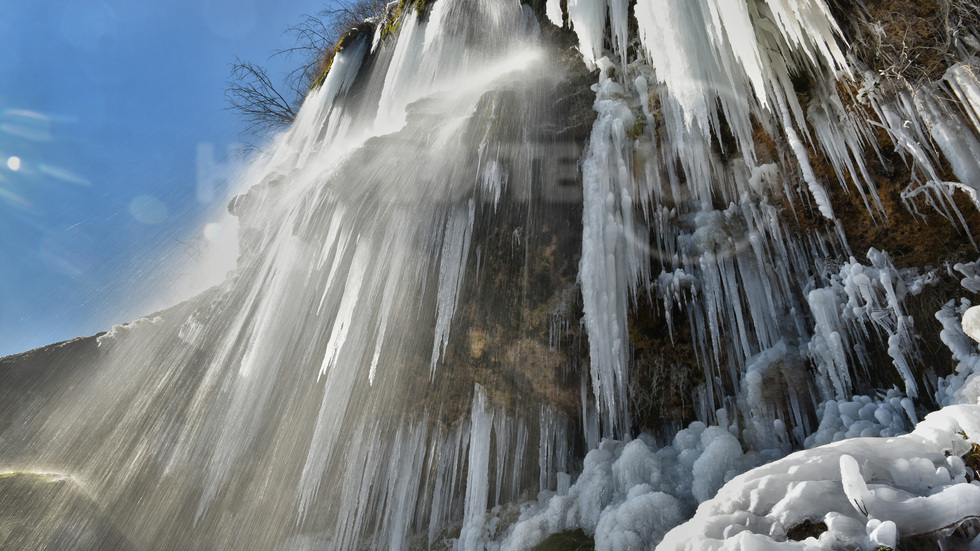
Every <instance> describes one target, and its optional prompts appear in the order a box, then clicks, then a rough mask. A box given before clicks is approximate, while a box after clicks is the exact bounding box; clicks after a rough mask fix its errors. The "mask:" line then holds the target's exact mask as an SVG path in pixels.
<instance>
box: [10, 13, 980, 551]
mask: <svg viewBox="0 0 980 551" xmlns="http://www.w3.org/2000/svg"><path fill="white" fill-rule="evenodd" d="M789 4H792V7H793V8H794V9H792V10H788V11H787V6H788V5H789ZM902 5H904V4H903V3H900V2H868V3H867V6H860V5H858V3H854V2H827V3H825V2H824V1H823V0H799V1H797V2H791V3H786V2H781V1H780V2H777V1H775V0H772V1H768V0H747V1H745V2H741V1H732V2H727V3H724V2H701V3H694V2H683V1H667V0H657V1H651V2H648V3H637V2H626V1H623V2H614V1H612V0H610V1H609V2H605V1H585V0H579V1H577V2H564V1H562V2H558V1H556V0H549V1H544V0H535V1H532V2H527V3H523V4H522V3H519V2H517V1H502V0H438V1H437V2H432V1H429V2H416V3H414V4H413V3H411V2H402V3H400V4H398V6H397V7H392V9H389V19H388V20H385V21H380V22H376V23H375V24H371V23H366V24H365V25H362V26H361V27H358V30H357V32H356V33H352V34H350V35H348V37H347V38H346V39H345V40H344V41H342V43H341V45H340V47H339V48H338V50H337V51H336V52H335V53H334V54H333V55H332V57H330V63H329V65H328V66H327V67H326V70H325V72H324V74H323V76H322V78H321V79H319V80H318V81H317V83H316V86H315V87H314V89H313V90H311V92H310V96H309V97H308V99H307V102H306V105H304V107H303V110H302V111H301V112H300V113H299V115H298V117H297V120H296V122H295V124H294V126H293V128H292V129H291V130H290V131H289V132H287V133H285V134H283V135H282V136H280V137H278V138H277V141H276V143H275V146H274V148H273V149H274V150H273V151H272V152H271V153H270V154H269V155H268V156H267V157H263V158H260V159H257V160H256V161H255V164H254V165H253V167H252V170H251V171H250V174H249V176H248V178H249V181H248V183H249V184H251V186H250V187H249V191H248V192H247V193H245V194H243V195H241V196H239V197H236V198H235V199H234V200H233V201H232V203H231V204H230V205H229V210H230V211H231V212H232V213H233V214H235V215H236V216H238V217H239V218H240V220H241V226H242V234H241V239H240V243H241V248H242V251H241V258H240V263H239V268H238V270H237V272H236V273H235V274H234V276H233V277H232V278H231V279H229V281H227V282H226V283H225V284H223V285H222V286H220V287H217V288H215V289H212V290H210V291H208V292H207V293H205V294H203V295H201V296H200V297H197V298H195V299H193V300H192V301H189V302H187V303H184V304H181V305H178V306H175V307H173V308H171V309H168V310H166V311H163V312H160V313H158V314H154V315H153V316H149V317H148V318H146V319H144V320H139V321H138V322H134V323H133V324H130V325H129V326H125V327H119V328H114V329H113V331H112V332H110V333H107V334H105V335H102V336H99V337H98V338H96V337H92V338H88V339H78V340H75V341H69V342H68V343H62V344H59V345H52V346H50V347H46V348H43V349H39V350H36V351H32V352H28V353H25V354H21V355H17V356H11V357H8V358H3V359H0V437H2V438H3V444H4V447H3V449H2V450H0V468H2V467H5V466H9V467H10V468H12V469H15V468H16V469H20V468H27V467H32V466H34V465H45V466H46V468H47V466H48V465H51V468H52V469H55V468H57V472H63V473H66V475H70V477H71V478H65V479H63V480H62V479H58V480H60V481H54V479H51V480H48V479H42V478H37V477H35V476H34V475H26V474H25V475H17V476H15V477H13V478H11V479H10V481H9V482H10V483H11V484H13V485H14V486H16V488H15V489H13V490H11V492H12V493H11V494H10V495H11V496H12V497H11V498H10V499H11V500H12V501H10V502H9V503H10V504H11V505H10V507H11V508H13V509H17V510H21V511H22V513H18V515H23V516H22V517H16V518H17V519H21V518H23V519H41V520H37V522H36V523H35V524H36V525H38V526H44V528H42V529H41V530H40V531H39V532H34V533H27V531H26V528H24V527H25V526H27V524H26V523H29V521H28V520H16V521H11V522H13V524H11V525H10V526H12V528H10V529H9V530H7V531H5V532H3V533H2V534H0V536H3V537H5V538H7V539H6V540H2V541H5V542H7V543H9V544H10V545H11V546H15V547H16V546H21V544H22V543H23V542H28V541H29V542H34V543H31V544H29V545H33V544H35V543H36V544H37V545H38V546H40V545H44V543H43V542H60V541H62V540H60V539H58V538H60V537H61V536H59V535H58V534H60V533H62V530H61V529H60V528H58V526H60V524H59V523H68V524H72V523H75V524H76V525H80V524H84V525H85V526H91V527H92V528H91V530H89V528H85V529H84V530H82V531H80V532H77V533H73V534H74V535H72V536H71V538H74V540H73V541H74V542H75V543H74V545H76V546H79V547H81V548H84V547H85V546H90V547H91V546H95V547H98V546H99V545H103V546H110V547H111V546H117V547H118V548H124V545H128V542H132V544H133V545H134V546H135V547H136V548H147V547H160V548H168V547H169V548H214V547H218V548H235V547H248V548H255V549H279V548H314V547H325V548H336V549H353V548H358V547H360V546H373V547H384V548H393V549H394V548H404V547H406V546H409V545H412V546H415V547H420V548H421V547H427V546H432V545H433V544H435V543H436V542H439V541H443V540H449V539H455V538H458V540H457V541H456V546H457V547H460V548H466V549H478V548H482V547H489V548H494V549H495V548H496V546H498V545H502V546H503V548H526V547H529V546H531V545H535V544H537V543H540V542H541V541H543V540H544V539H545V536H546V535H547V533H548V532H555V531H563V530H571V529H574V528H584V529H585V532H587V534H583V535H588V536H591V535H592V534H594V533H597V532H602V530H604V529H607V530H614V528H610V527H616V526H619V527H620V529H615V530H620V531H621V532H622V533H621V534H619V535H620V536H622V537H618V536H617V537H611V536H610V535H609V534H608V533H602V535H601V537H597V538H596V542H597V543H598V544H599V545H600V546H602V545H606V546H609V545H614V544H613V543H610V542H620V543H622V542H626V541H633V539H630V538H633V536H636V537H635V538H634V539H636V538H639V539H637V541H642V542H643V543H644V544H645V545H649V544H652V543H655V541H654V540H659V538H661V537H662V536H663V534H664V533H666V532H667V531H668V530H669V529H670V528H671V527H672V526H673V525H675V524H676V523H677V522H679V521H680V519H681V518H682V516H683V515H688V516H689V515H691V514H693V511H694V508H695V506H696V505H697V504H698V503H700V502H702V501H705V500H707V499H708V498H710V497H711V495H712V494H713V493H714V492H715V491H716V490H717V489H718V488H719V487H721V485H722V484H723V483H724V482H725V481H726V480H727V479H729V478H731V476H734V475H735V474H736V473H737V472H739V471H741V470H745V469H747V468H750V467H752V466H754V465H756V464H758V463H759V462H762V461H763V460H765V459H772V458H775V457H777V456H780V455H784V454H786V453H788V452H790V451H791V450H793V449H799V448H802V447H805V446H809V445H811V444H813V443H825V442H830V441H832V440H836V439H840V438H842V437H844V436H845V435H846V436H853V435H879V434H881V435H888V434H897V433H898V432H902V431H906V430H909V429H911V425H912V424H914V422H915V420H916V418H917V417H916V416H917V415H919V416H921V414H922V413H923V412H924V411H925V410H929V409H935V408H936V407H937V406H939V405H943V404H944V403H945V402H944V401H948V399H950V398H949V397H950V396H954V395H956V396H961V395H969V392H967V391H964V390H963V389H964V388H966V389H969V384H967V382H966V381H968V380H969V379H970V375H971V373H972V371H971V369H972V368H971V367H968V366H972V365H974V364H975V363H976V362H974V360H973V359H971V358H973V356H975V352H976V351H975V350H973V351H972V352H971V349H970V347H969V346H963V345H962V342H961V341H962V338H961V336H962V332H961V331H960V327H959V322H958V321H957V319H958V314H959V313H961V312H959V311H960V310H964V309H965V308H964V306H965V304H961V303H960V302H959V301H960V300H961V299H969V300H973V299H975V298H976V297H975V296H974V295H975V293H977V292H978V291H980V267H978V265H977V264H976V263H973V262H972V261H974V260H976V258H977V256H978V253H977V248H976V245H975V243H976V240H977V237H978V231H980V210H978V209H977V208H976V204H975V202H976V199H975V193H976V191H977V189H978V187H980V180H977V178H976V177H980V165H978V164H977V160H976V159H977V158H978V157H976V156H973V157H971V155H972V153H974V152H980V142H978V136H980V82H978V81H977V79H976V77H975V74H976V71H977V70H980V67H978V66H977V65H976V61H975V59H974V58H972V57H971V56H973V55H975V54H976V53H977V49H978V48H980V41H978V39H977V33H978V30H977V22H978V21H980V14H978V13H977V9H976V8H975V7H973V6H972V5H970V4H968V3H966V2H958V1H950V2H945V3H943V6H946V8H948V9H944V10H940V9H939V7H940V4H939V3H930V2H920V3H918V4H916V6H915V8H914V9H912V10H911V11H909V12H908V14H909V15H908V17H899V16H897V15H896V14H897V13H899V12H900V11H901V10H899V9H898V8H899V7H901V6H902ZM413 8H414V9H413ZM712 10H714V11H712ZM718 10H721V11H722V12H724V13H721V12H719V11H718ZM396 18H397V19H396ZM899 35H901V36H905V37H907V40H906V41H905V42H904V43H900V42H899V41H897V39H896V38H895V37H896V36H899ZM974 145H976V148H974ZM971 148H974V149H976V151H974V149H971ZM971 163H972V164H971ZM971 193H973V194H974V195H973V196H972V197H974V198H971V195H970V194H971ZM953 301H955V302H953ZM971 354H972V355H971ZM971 362H973V363H971ZM965 366H966V367H965ZM957 377H958V378H957ZM893 387H894V388H893ZM937 387H938V390H939V392H938V393H937ZM957 392H958V393H959V394H957ZM964 393H965V394H964ZM862 394H866V395H867V396H864V397H863V398H860V397H858V398H855V395H862ZM913 399H914V401H913ZM862 400H864V401H862ZM866 406H867V407H866ZM879 411H880V412H881V413H878V412H879ZM641 435H642V440H640V439H638V440H634V441H633V442H632V443H629V444H627V443H625V442H617V441H615V440H609V439H610V438H612V439H618V440H624V441H625V440H630V439H631V438H638V437H640V436H641ZM603 441H604V442H603ZM600 442H603V443H602V444H601V445H600ZM658 445H659V447H660V450H659V451H658V450H656V448H657V447H658ZM590 450H593V451H595V453H596V455H593V456H592V458H593V459H591V460H589V459H584V458H585V457H586V453H587V452H589V451H590ZM712 450H713V451H712ZM719 450H721V451H719ZM726 450H727V452H730V453H728V454H727V455H725V453H722V452H725V451H726ZM743 452H744V453H743ZM713 453H714V454H715V455H712V454H713ZM636 458H641V459H642V461H640V463H642V469H639V470H636V469H633V466H634V463H633V461H634V460H636ZM702 458H703V459H702ZM593 467H594V468H595V469H594V471H588V469H590V468H593ZM583 469H586V471H588V472H590V475H589V476H588V477H584V478H583V479H581V480H582V482H581V484H582V486H581V487H579V488H578V489H573V490H571V492H570V490H569V485H570V484H571V481H572V479H573V478H574V476H575V475H577V474H578V473H579V472H581V471H582V470H583ZM607 471H608V472H607ZM610 473H615V475H613V474H610ZM637 473H640V474H637ZM643 477H646V478H643ZM641 478H643V480H640V479H641ZM3 480H4V479H0V483H2V482H3ZM607 483H608V484H607ZM51 484H55V485H54V486H52V485H51ZM616 484H620V485H622V488H620V486H616ZM586 485H588V488H590V490H589V491H585V490H582V488H584V487H585V486H586ZM626 486H629V488H627V487H626ZM12 487H13V486H12ZM35 487H36V490H35V489H32V488H35ZM78 488H84V489H85V492H84V493H85V495H89V496H92V497H91V501H94V503H95V504H97V506H96V505H94V504H92V506H91V507H89V502H88V501H85V500H84V499H82V497H80V495H81V494H80V490H78ZM611 488H618V489H616V490H615V491H614V490H613V489H611ZM539 492H543V493H542V494H541V496H542V499H544V498H546V497H549V496H551V497H554V498H555V500H556V501H552V502H550V503H552V504H554V505H553V506H551V505H548V506H547V507H551V508H550V509H547V510H548V511H551V512H552V513H555V511H564V513H563V514H561V515H559V514H558V513H555V514H552V515H551V516H549V515H547V514H544V513H542V512H541V511H537V513H540V514H539V516H538V517H534V516H533V515H531V514H530V512H528V514H527V515H524V516H522V517H521V519H520V522H523V524H520V528H519V529H515V530H513V531H511V532H507V531H505V526H506V525H507V524H509V523H510V522H513V521H515V520H517V517H518V512H517V511H516V505H515V504H517V503H520V502H524V501H527V500H528V499H531V498H533V497H534V496H535V495H537V494H538V493H539ZM569 492H570V493H569ZM28 494H30V495H36V496H37V501H32V502H31V503H30V504H27V503H26V502H24V503H22V502H21V501H18V500H22V499H27V498H26V497H24V496H27V495H28ZM18 496H20V497H18ZM569 496H572V497H569ZM628 496H629V498H630V499H632V498H636V499H637V500H640V501H643V503H645V507H646V509H649V510H660V511H661V513H660V516H658V517H657V518H658V520H657V522H656V523H655V526H653V525H650V526H646V528H644V529H643V530H641V531H642V532H643V534H642V537H641V535H635V534H633V535H630V534H631V533H628V532H629V530H627V528H626V527H628V526H630V525H631V523H634V524H635V523H636V522H640V521H639V520H638V519H639V518H640V517H636V516H635V515H636V514H635V511H631V510H630V509H629V508H628V507H624V506H623V503H624V502H623V500H626V499H627V497H628ZM83 497H84V496H83ZM32 499H33V498H32ZM574 500H578V501H574ZM617 500H619V501H617ZM573 502H574V503H573ZM5 503H6V502H5ZM44 503H49V504H51V505H50V506H47V505H43V504H44ZM600 505H601V507H600ZM528 511H530V509H529V510H528ZM617 511H618V512H617ZM606 512H609V514H608V515H607V516H605V517H603V516H602V515H603V514H604V513H606ZM614 513H615V514H614ZM45 515H47V516H45ZM86 515H89V516H88V517H86ZM49 516H50V518H49ZM42 517H43V518H42ZM83 517H84V518H92V519H95V520H91V521H84V522H81V521H80V522H75V520H72V519H80V518H83ZM524 517H527V518H524ZM100 519H101V520H100ZM105 519H112V522H111V523H109V522H108V521H105ZM603 519H604V520H603ZM814 524H815V525H816V524H818V523H814ZM115 527H119V530H122V532H123V534H124V536H125V537H124V536H123V535H120V534H119V532H118V531H117V530H116V528H115ZM131 527H138V529H131ZM602 527H605V528H602ZM4 534H6V535H4ZM614 535H615V534H614ZM518 536H519V537H518ZM66 537H67V536H66ZM25 538H26V539H25ZM31 538H33V539H31ZM520 538H524V539H520ZM38 542H41V543H38ZM508 546H510V547H508Z"/></svg>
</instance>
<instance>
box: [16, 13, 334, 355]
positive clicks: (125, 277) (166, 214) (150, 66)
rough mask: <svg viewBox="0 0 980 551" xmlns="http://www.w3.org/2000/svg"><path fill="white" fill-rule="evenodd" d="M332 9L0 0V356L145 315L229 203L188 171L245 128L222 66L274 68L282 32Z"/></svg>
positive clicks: (219, 155) (279, 67) (279, 71)
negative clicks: (151, 290)
mask: <svg viewBox="0 0 980 551" xmlns="http://www.w3.org/2000/svg"><path fill="white" fill-rule="evenodd" d="M326 4H327V1H326V0H203V1H202V0H29V1H8V0H0V6H2V9H0V356H2V355H6V354H10V353H15V352H20V351H24V350H28V349H30V348H34V347H37V346H41V345H44V344H48V343H51V342H57V341H61V340H65V339H69V338H72V337H75V336H84V335H90V334H93V333H96V332H98V331H101V330H104V329H108V328H109V327H110V326H111V325H112V324H114V323H121V322H124V321H128V320H129V319H131V318H133V317H135V316H138V315H140V314H144V313H149V312H142V311H140V308H143V307H145V304H146V302H145V296H144V295H145V293H146V292H147V288H148V287H152V286H155V285H158V284H159V282H161V281H164V282H165V281H166V280H167V279H168V278H174V277H177V274H168V273H167V270H172V269H174V268H173V267H174V266H175V265H176V264H177V263H178V262H177V260H179V259H174V258H172V257H173V253H172V250H173V249H174V248H175V243H177V240H181V241H184V242H188V241H189V240H190V239H192V238H193V236H196V235H200V234H201V229H202V227H203V224H204V223H205V222H207V218H208V216H212V214H211V213H212V212H215V211H217V210H218V209H220V208H221V207H222V206H223V205H222V204H219V203H223V202H224V198H223V195H222V193H221V192H222V190H221V189H217V190H216V191H217V193H216V194H215V197H214V198H211V199H207V198H204V199H203V200H202V199H201V198H199V193H198V191H199V190H198V183H197V181H196V174H197V156H198V149H199V146H204V147H208V146H210V147H213V150H214V155H213V160H214V161H215V162H216V163H218V164H219V165H220V164H223V163H225V162H226V161H227V160H228V154H227V149H228V147H229V146H234V145H235V144H236V142H237V141H238V140H239V138H240V131H241V129H242V128H243V126H244V125H243V124H242V122H241V121H240V120H239V119H238V118H237V115H236V114H235V113H233V112H230V111H227V110H225V107H226V100H225V97H224V90H225V86H226V82H227V79H228V75H229V69H230V64H231V63H232V62H233V61H234V59H235V56H236V55H237V56H239V57H241V58H243V59H248V60H251V61H255V62H258V63H260V64H263V65H267V66H269V67H270V74H272V75H273V77H274V78H276V77H280V76H283V75H284V74H285V73H286V72H287V71H288V70H289V69H291V68H292V67H291V66H290V65H289V64H288V62H286V61H285V60H281V59H280V60H277V59H274V60H272V61H267V57H268V55H269V54H270V53H271V52H272V51H274V50H275V49H277V48H281V47H286V46H289V45H290V39H289V37H288V36H284V35H283V34H282V31H283V30H284V29H285V28H287V27H288V26H289V25H292V24H295V23H297V22H299V20H300V17H301V15H302V14H304V13H310V14H312V13H316V12H317V11H319V10H320V9H321V8H322V7H324V5H326ZM296 61H297V60H294V63H295V62H296ZM167 252H170V255H171V257H170V258H167V259H163V257H164V255H165V254H167ZM187 254H188V255H191V254H193V251H192V250H191V249H190V248H188V249H187Z"/></svg>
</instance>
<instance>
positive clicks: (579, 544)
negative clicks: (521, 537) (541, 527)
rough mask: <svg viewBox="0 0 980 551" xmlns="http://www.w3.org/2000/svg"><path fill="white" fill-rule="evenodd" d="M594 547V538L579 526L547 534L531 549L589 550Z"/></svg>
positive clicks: (536, 550)
mask: <svg viewBox="0 0 980 551" xmlns="http://www.w3.org/2000/svg"><path fill="white" fill-rule="evenodd" d="M593 549H595V540H593V539H592V536H590V535H588V534H586V533H585V530H582V529H581V528H579V529H577V530H566V531H564V532H558V533H557V534H552V535H550V536H548V538H547V539H545V540H544V541H543V542H541V543H539V544H538V545H536V546H534V547H533V548H532V551H591V550H593Z"/></svg>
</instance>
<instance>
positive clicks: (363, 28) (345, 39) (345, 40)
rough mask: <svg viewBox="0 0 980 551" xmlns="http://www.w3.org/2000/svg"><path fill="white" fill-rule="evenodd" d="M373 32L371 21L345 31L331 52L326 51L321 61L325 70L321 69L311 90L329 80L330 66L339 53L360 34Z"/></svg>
mask: <svg viewBox="0 0 980 551" xmlns="http://www.w3.org/2000/svg"><path fill="white" fill-rule="evenodd" d="M373 32H374V25H372V24H370V23H362V24H360V25H358V26H356V27H354V28H353V29H350V30H349V31H347V32H346V33H344V36H342V37H340V40H338V41H337V45H336V46H334V47H333V49H332V50H330V51H329V53H328V52H324V56H323V59H322V60H321V61H320V66H321V67H323V70H322V71H320V75H319V76H317V77H316V79H314V80H313V82H312V83H311V84H310V91H313V90H316V89H317V88H319V87H321V86H323V83H324V81H326V80H327V74H328V73H330V68H331V67H333V60H334V59H336V57H337V54H338V53H340V51H341V50H343V49H344V48H346V47H347V46H350V45H351V44H353V43H354V41H355V40H357V38H359V37H360V36H362V35H364V34H370V33H373Z"/></svg>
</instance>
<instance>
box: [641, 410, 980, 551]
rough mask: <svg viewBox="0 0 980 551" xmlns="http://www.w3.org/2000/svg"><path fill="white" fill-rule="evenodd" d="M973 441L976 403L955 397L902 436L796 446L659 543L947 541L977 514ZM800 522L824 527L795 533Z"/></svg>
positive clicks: (763, 545)
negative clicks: (970, 460)
mask: <svg viewBox="0 0 980 551" xmlns="http://www.w3.org/2000/svg"><path fill="white" fill-rule="evenodd" d="M978 440H980V406H977V405H957V406H949V407H946V408H944V409H942V410H940V411H938V412H935V413H932V414H930V415H929V416H927V417H926V419H925V420H924V421H922V422H921V423H919V425H918V426H917V427H916V429H915V431H913V432H912V433H910V434H907V435H904V436H898V437H894V438H854V439H849V440H844V441H841V442H837V443H834V444H829V445H826V446H821V447H819V448H814V449H811V450H805V451H801V452H797V453H795V454H792V455H790V456H788V457H786V458H784V459H782V460H779V461H775V462H773V463H769V464H766V465H763V466H761V467H758V468H756V469H753V470H751V471H749V472H747V473H745V474H743V475H741V476H738V477H736V478H734V479H733V480H731V481H730V482H729V483H728V484H726V485H725V486H724V487H723V488H722V489H721V490H720V491H719V492H718V494H717V495H716V496H715V497H714V498H713V499H711V500H709V501H706V502H704V503H702V504H701V506H700V507H699V508H698V511H697V513H696V514H695V516H694V518H693V519H691V520H690V521H688V522H686V523H684V524H682V525H680V526H678V527H676V528H675V529H673V530H672V531H670V532H669V533H668V534H667V535H666V537H665V538H664V540H663V542H662V543H661V544H660V546H658V547H657V549H658V550H663V551H667V550H689V551H694V550H697V551H703V550H711V549H726V550H736V549H808V550H816V549H826V550H830V549H845V548H846V549H878V548H880V547H881V546H887V547H891V548H894V547H895V546H896V545H898V547H899V548H901V541H902V538H908V537H910V536H918V537H922V536H923V535H925V537H929V538H934V539H935V540H936V541H943V540H946V539H947V538H950V537H954V536H951V534H953V533H954V530H955V529H956V528H958V527H961V526H962V525H963V524H964V523H965V522H967V521H971V522H972V521H975V519H976V518H977V517H980V481H977V480H975V478H974V477H975V476H976V473H975V471H974V470H973V468H972V467H969V466H967V465H966V464H965V462H964V459H963V458H962V456H964V455H966V454H968V453H969V452H971V449H972V446H973V445H975V444H973V443H974V442H977V441H978ZM804 523H806V524H812V525H819V526H821V528H823V527H826V529H825V530H823V531H822V533H819V534H818V535H816V536H814V535H810V536H809V537H805V538H799V539H802V541H793V539H792V538H791V537H790V535H792V534H794V530H793V529H794V528H795V527H797V526H800V525H802V524H804ZM820 523H822V524H820ZM963 532H964V531H963V530H961V531H960V532H959V535H956V536H955V537H958V538H963V536H962V534H963ZM958 543H960V544H963V545H967V546H969V542H963V541H960V542H958ZM978 544H980V541H974V542H973V545H974V546H976V545H978ZM973 548H974V547H972V546H971V547H970V549H973Z"/></svg>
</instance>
